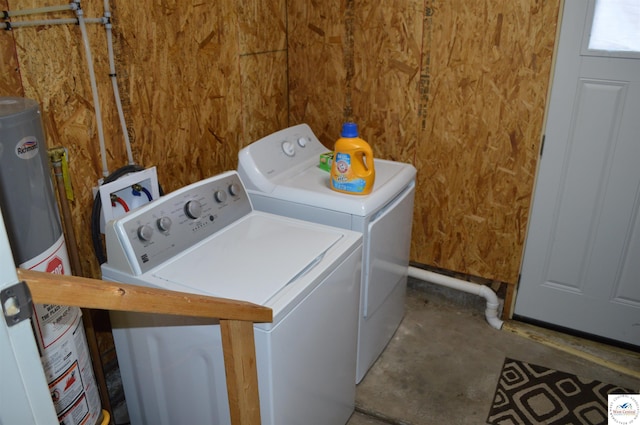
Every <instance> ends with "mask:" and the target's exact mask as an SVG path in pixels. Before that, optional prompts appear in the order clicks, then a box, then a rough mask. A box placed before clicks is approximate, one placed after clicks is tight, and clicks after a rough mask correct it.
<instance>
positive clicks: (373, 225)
mask: <svg viewBox="0 0 640 425" xmlns="http://www.w3.org/2000/svg"><path fill="white" fill-rule="evenodd" d="M414 192H415V187H414V185H413V184H412V185H410V186H409V187H407V189H405V191H404V192H402V193H401V194H400V195H398V196H397V197H396V198H395V199H394V200H393V201H392V202H391V203H390V204H389V205H387V206H386V207H385V208H383V209H382V210H381V211H380V212H378V213H376V215H375V216H374V217H373V218H372V220H371V222H370V223H369V238H368V240H367V242H366V244H367V248H366V252H367V253H368V258H366V259H365V261H366V264H367V266H366V270H367V271H366V273H367V276H366V279H365V285H366V286H367V288H366V290H365V291H364V293H365V300H364V311H363V315H364V317H365V318H366V317H369V316H371V315H373V314H374V313H375V311H376V310H377V309H378V308H379V307H380V306H381V305H382V304H383V303H384V301H385V300H386V299H387V297H388V296H389V294H390V293H391V292H392V291H393V289H394V288H395V287H396V285H397V284H398V282H400V281H401V280H403V281H406V278H407V267H408V266H409V249H410V246H411V223H412V216H413V198H414Z"/></svg>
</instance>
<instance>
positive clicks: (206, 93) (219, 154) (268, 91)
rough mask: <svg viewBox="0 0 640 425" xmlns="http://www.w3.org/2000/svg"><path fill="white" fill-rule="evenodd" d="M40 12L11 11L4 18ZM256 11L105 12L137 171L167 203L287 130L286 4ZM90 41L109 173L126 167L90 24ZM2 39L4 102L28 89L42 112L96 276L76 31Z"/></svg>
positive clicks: (28, 32) (153, 3)
mask: <svg viewBox="0 0 640 425" xmlns="http://www.w3.org/2000/svg"><path fill="white" fill-rule="evenodd" d="M276 3H277V4H276ZM43 4H44V2H43V1H36V0H15V1H11V4H10V9H11V10H21V9H29V8H33V7H38V6H42V5H43ZM47 4H48V3H47ZM260 4H261V2H259V1H257V0H256V1H243V2H240V1H233V2H213V3H211V2H207V3H202V2H193V3H188V2H175V1H161V0H143V1H139V2H129V1H120V0H116V1H114V0H112V1H111V8H112V13H113V15H112V16H113V27H114V28H113V30H114V43H115V45H114V47H115V54H116V70H117V73H118V80H119V87H120V93H121V96H122V101H123V108H124V112H125V116H126V120H127V124H128V132H129V134H130V136H131V141H132V148H133V156H134V160H135V162H136V163H138V164H141V165H143V166H152V165H155V166H157V167H158V175H159V180H160V183H161V184H162V185H163V188H164V190H165V192H168V191H172V190H174V189H176V188H178V187H181V186H184V185H186V184H188V183H192V182H194V181H197V180H200V179H202V178H204V177H208V176H210V175H213V174H216V173H219V172H222V171H225V170H229V169H234V168H236V166H237V153H238V150H239V149H240V147H241V146H243V145H244V144H247V143H248V142H249V141H251V140H252V139H251V138H252V137H253V135H256V137H261V136H262V135H263V133H264V132H265V131H267V132H270V131H274V130H275V129H277V128H280V126H281V124H282V123H283V122H285V121H286V119H285V118H283V116H284V115H285V114H286V103H287V96H286V92H284V91H283V90H286V83H285V82H284V81H286V80H283V78H286V60H285V59H284V58H283V57H286V55H284V53H283V51H284V48H285V46H286V43H285V40H286V37H285V15H284V13H285V9H284V0H281V1H279V2H273V4H272V5H271V6H270V7H268V8H262V7H260ZM101 7H102V2H86V4H85V3H83V8H84V11H85V16H87V17H96V16H101V15H102V9H101ZM65 16H66V17H68V16H69V15H65ZM47 17H52V16H47ZM89 32H90V34H89V39H90V40H91V45H92V50H93V56H94V62H95V67H96V74H97V76H98V89H99V91H100V99H101V102H100V103H101V106H102V109H103V115H104V118H103V124H104V130H105V138H106V144H107V159H108V164H109V165H108V166H109V171H111V172H112V171H114V170H115V169H117V168H119V167H121V166H123V165H125V164H126V163H127V158H126V152H125V148H124V142H123V135H122V132H121V130H120V124H119V122H118V119H117V113H116V109H115V106H114V102H113V100H112V98H113V95H112V92H111V83H110V81H109V79H108V77H107V74H108V62H107V54H106V41H105V40H106V39H105V36H104V29H103V28H102V27H101V26H98V25H90V26H89ZM14 36H15V49H14V48H12V46H13V45H14V43H13V37H14ZM0 37H2V40H1V41H0V47H2V49H3V50H2V57H3V59H4V58H11V57H14V56H15V57H16V58H17V59H16V64H15V66H14V67H16V68H17V67H19V71H20V72H19V74H20V77H21V79H20V80H18V81H16V79H15V77H11V76H10V75H8V74H7V73H5V72H3V73H2V76H0V87H2V88H3V89H2V94H3V95H7V94H21V93H20V85H24V87H25V94H24V95H26V96H28V97H31V98H34V99H36V100H38V101H39V102H40V104H41V105H42V108H43V119H44V121H45V127H46V128H45V131H46V133H47V138H48V141H47V142H48V144H49V146H54V145H55V146H57V145H61V146H65V147H66V148H68V149H69V152H70V170H71V173H72V185H73V188H74V191H75V196H76V197H75V200H74V201H73V202H72V205H71V208H72V215H73V220H74V230H75V233H76V235H77V236H78V238H79V241H78V245H79V249H80V253H81V261H82V268H83V274H84V275H86V276H92V277H99V276H100V272H99V267H98V265H97V262H96V261H95V260H94V258H93V252H92V248H91V242H90V232H89V228H90V226H89V216H90V212H91V204H92V197H91V188H92V187H93V186H95V185H96V182H97V180H98V179H99V178H100V177H102V169H101V168H102V167H101V162H100V160H101V158H100V156H99V150H98V143H97V136H96V121H95V116H94V109H93V99H92V97H91V91H90V87H89V80H88V76H87V72H86V64H85V56H84V50H83V47H82V44H81V42H80V35H79V32H78V29H77V27H75V26H65V27H50V26H49V27H37V28H32V29H19V30H15V31H13V33H3V34H0ZM4 63H5V61H4V60H3V67H4ZM256 67H258V69H256ZM260 67H265V68H264V69H262V68H260ZM4 69H5V68H3V70H4ZM283 76H285V77H283ZM272 77H273V78H274V81H269V80H267V78H272ZM12 78H13V79H12ZM243 84H244V85H246V86H247V87H246V91H243V90H245V89H244V87H243ZM5 87H7V89H5ZM245 103H248V105H246V104H245ZM256 111H260V115H259V116H257V117H256V115H255V112H256ZM283 111H285V112H283ZM245 113H251V114H252V115H253V116H252V118H251V119H247V118H246V117H245V116H244V114H245ZM262 120H268V121H270V122H269V123H265V122H263V121H262Z"/></svg>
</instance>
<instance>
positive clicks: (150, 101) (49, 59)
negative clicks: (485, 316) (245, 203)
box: [0, 0, 559, 283]
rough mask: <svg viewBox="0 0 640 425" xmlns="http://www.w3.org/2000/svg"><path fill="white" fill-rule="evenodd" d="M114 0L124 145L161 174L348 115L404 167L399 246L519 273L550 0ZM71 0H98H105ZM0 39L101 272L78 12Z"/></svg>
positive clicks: (323, 130)
mask: <svg viewBox="0 0 640 425" xmlns="http://www.w3.org/2000/svg"><path fill="white" fill-rule="evenodd" d="M4 1H6V0H4ZM43 4H44V1H43V0H12V1H10V2H9V8H10V9H12V10H18V9H24V8H30V7H35V6H41V5H43ZM111 4H112V9H113V23H114V35H115V50H116V60H117V72H118V79H119V81H120V92H121V95H122V98H123V104H124V110H125V116H126V119H127V122H128V125H129V133H130V134H131V138H132V142H133V152H134V158H135V160H136V162H138V163H140V164H142V165H145V166H150V165H156V166H158V169H159V176H160V181H161V183H162V185H163V187H164V189H165V191H170V190H174V189H176V188H178V187H181V186H183V185H185V184H188V183H191V182H193V181H196V180H199V179H201V178H204V177H207V176H210V175H212V174H215V173H218V172H221V171H224V170H227V169H230V168H235V167H236V163H237V159H236V157H237V152H238V150H239V149H240V148H241V147H242V146H244V145H246V144H248V143H250V142H251V141H253V140H256V139H257V138H260V137H262V136H264V135H266V134H268V133H270V132H273V131H275V130H278V129H280V128H283V127H285V126H287V125H290V124H297V123H300V122H307V123H309V124H310V125H311V127H312V128H313V129H314V131H315V132H316V133H317V134H318V136H319V138H320V139H321V140H322V141H323V143H325V145H326V146H327V147H331V146H332V145H333V142H334V140H335V139H336V138H337V136H338V133H339V131H340V126H341V123H342V122H343V121H344V120H347V119H352V120H355V121H357V122H358V123H359V124H360V126H361V129H362V135H363V137H364V138H365V139H367V140H368V141H369V142H370V143H371V144H372V146H373V148H374V151H375V152H376V155H377V156H379V157H382V158H388V159H393V160H398V161H405V162H411V163H413V164H414V165H415V166H416V168H417V169H418V179H417V184H418V185H417V192H416V207H415V213H414V223H413V228H414V231H413V238H412V254H411V255H412V260H413V261H416V262H420V263H425V264H428V265H432V266H436V267H440V268H444V269H449V270H453V271H457V272H462V273H466V274H470V275H476V276H480V277H484V278H487V279H494V280H499V281H504V282H510V283H514V282H515V281H516V279H517V274H518V270H519V266H520V257H521V253H522V247H523V243H524V238H525V229H526V224H527V219H528V208H529V202H530V197H531V191H532V188H533V177H534V173H535V167H536V161H537V152H538V150H539V144H540V134H541V127H542V117H543V112H544V103H545V99H546V94H547V85H548V78H549V74H550V66H551V57H552V49H553V45H554V36H555V29H556V23H557V14H558V7H559V6H558V4H557V2H553V1H544V0H519V1H516V2H503V1H498V0H480V1H476V2H469V1H463V0H452V1H446V2H444V1H439V0H392V1H388V2H379V1H374V0H363V1H358V2H356V1H355V0H344V1H342V0H340V1H339V0H327V1H322V2H309V1H304V0H293V1H292V0H289V1H285V0H277V1H270V2H266V3H265V2H260V1H258V0H252V1H240V0H234V1H231V2H208V3H202V2H200V3H189V2H187V3H185V2H176V1H167V0H141V1H138V2H130V1H124V0H112V3H111ZM83 5H84V7H85V15H86V16H99V15H101V14H102V11H101V10H99V8H101V5H102V2H88V1H87V2H85V3H83ZM89 32H90V39H91V45H92V47H93V52H94V60H95V63H96V71H97V73H98V88H99V90H100V97H101V100H102V101H101V104H102V107H103V111H104V127H105V135H106V138H107V152H108V155H107V159H108V163H109V168H110V170H111V171H113V170H115V169H116V168H118V167H120V166H122V165H124V164H125V163H126V155H125V150H124V145H123V142H122V139H123V137H122V134H121V130H120V125H119V123H118V120H117V115H116V112H115V107H114V104H113V100H112V95H111V86H110V82H109V80H108V78H107V75H106V74H107V73H108V66H107V59H106V48H105V37H104V30H103V29H102V28H101V27H99V26H90V27H89ZM14 37H15V46H16V47H17V48H16V49H15V50H14V49H13V48H12V47H13V46H14ZM0 49H2V50H1V51H2V56H3V61H2V65H0V66H1V67H2V68H1V69H2V74H0V89H1V90H2V92H1V93H0V94H2V95H23V94H24V95H25V96H28V97H32V98H35V99H37V100H38V101H39V102H40V103H41V105H42V107H43V111H44V121H45V127H46V132H47V135H48V139H49V140H48V143H49V144H50V146H54V145H61V146H65V147H67V148H68V149H69V152H70V158H71V164H70V166H71V172H72V184H73V187H74V189H75V194H76V199H75V201H74V202H73V204H72V214H73V216H74V225H75V230H76V234H78V235H79V238H80V242H79V244H80V249H81V257H82V260H83V270H84V273H85V275H88V276H98V275H99V272H98V267H97V264H96V263H95V261H94V260H93V256H92V254H91V244H90V237H89V234H88V229H89V212H90V209H91V195H90V193H91V188H92V187H93V186H94V185H95V184H96V181H97V179H98V178H100V177H101V162H100V156H99V154H98V147H97V136H96V131H97V130H96V122H95V118H94V113H93V100H92V98H91V92H90V88H89V83H88V78H87V73H86V64H85V61H84V51H83V47H82V44H81V42H80V37H79V33H78V29H77V27H75V26H69V27H38V28H31V29H19V30H15V31H13V32H6V31H3V32H2V33H0ZM22 86H23V87H24V92H23V91H22V90H23V87H22Z"/></svg>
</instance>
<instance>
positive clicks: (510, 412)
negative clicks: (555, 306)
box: [487, 358, 634, 425]
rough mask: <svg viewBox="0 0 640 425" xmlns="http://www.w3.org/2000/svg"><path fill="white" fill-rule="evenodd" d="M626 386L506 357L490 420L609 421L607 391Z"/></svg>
mask: <svg viewBox="0 0 640 425" xmlns="http://www.w3.org/2000/svg"><path fill="white" fill-rule="evenodd" d="M631 393H634V391H631V390H629V389H626V388H621V387H618V386H616V385H610V384H605V383H602V382H599V381H594V380H590V379H584V378H581V377H578V376H576V375H571V374H569V373H565V372H559V371H557V370H553V369H548V368H546V367H542V366H537V365H534V364H529V363H525V362H521V361H519V360H513V359H509V358H507V359H505V362H504V365H503V366H502V372H501V373H500V378H499V380H498V385H497V387H496V392H495V396H494V398H493V404H492V406H491V411H490V412H489V417H488V419H487V423H488V424H490V425H537V424H546V425H552V424H562V425H565V424H566V425H568V424H576V425H581V424H585V425H600V424H604V425H606V424H607V418H608V412H607V409H608V408H607V395H608V394H631Z"/></svg>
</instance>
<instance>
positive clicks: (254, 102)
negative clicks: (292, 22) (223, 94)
mask: <svg viewBox="0 0 640 425" xmlns="http://www.w3.org/2000/svg"><path fill="white" fill-rule="evenodd" d="M237 10H238V21H239V23H238V28H239V42H240V55H241V59H240V74H241V88H242V116H243V129H244V131H243V140H242V145H243V146H246V145H248V144H250V143H251V142H253V141H255V140H258V139H260V138H262V137H264V136H266V135H268V134H270V133H273V132H275V131H278V130H280V129H282V128H285V127H287V126H288V124H289V122H288V116H289V114H288V96H287V29H286V22H287V16H286V13H287V11H286V2H285V0H273V1H269V2H266V3H265V2H263V1H260V0H253V1H238V2H237ZM234 168H235V167H234Z"/></svg>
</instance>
